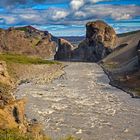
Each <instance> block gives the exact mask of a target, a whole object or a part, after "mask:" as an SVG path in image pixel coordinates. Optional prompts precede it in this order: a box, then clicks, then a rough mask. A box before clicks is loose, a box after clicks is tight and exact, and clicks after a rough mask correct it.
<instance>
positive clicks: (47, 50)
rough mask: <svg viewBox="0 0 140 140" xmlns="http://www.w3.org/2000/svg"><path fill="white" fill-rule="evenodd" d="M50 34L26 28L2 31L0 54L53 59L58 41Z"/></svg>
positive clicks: (0, 34)
mask: <svg viewBox="0 0 140 140" xmlns="http://www.w3.org/2000/svg"><path fill="white" fill-rule="evenodd" d="M53 38H54V37H53V36H52V35H51V34H50V33H48V32H46V31H45V32H43V31H40V30H37V29H35V28H33V27H32V26H25V27H20V28H9V29H8V30H2V29H1V30H0V52H10V53H18V54H26V55H31V56H38V57H42V58H49V57H53V56H54V54H55V50H56V47H57V42H56V40H55V41H53Z"/></svg>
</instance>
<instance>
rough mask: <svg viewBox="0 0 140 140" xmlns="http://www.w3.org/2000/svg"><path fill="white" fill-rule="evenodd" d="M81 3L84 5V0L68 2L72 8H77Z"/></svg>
mask: <svg viewBox="0 0 140 140" xmlns="http://www.w3.org/2000/svg"><path fill="white" fill-rule="evenodd" d="M83 5H84V0H72V1H71V2H70V6H71V8H72V9H73V10H78V9H79V8H80V7H82V6H83Z"/></svg>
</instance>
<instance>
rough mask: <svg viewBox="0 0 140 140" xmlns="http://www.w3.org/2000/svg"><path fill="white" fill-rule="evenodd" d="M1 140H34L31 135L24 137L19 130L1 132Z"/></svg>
mask: <svg viewBox="0 0 140 140" xmlns="http://www.w3.org/2000/svg"><path fill="white" fill-rule="evenodd" d="M0 140H33V137H32V136H31V135H30V134H26V135H23V134H21V133H20V132H19V131H18V130H17V129H6V130H0Z"/></svg>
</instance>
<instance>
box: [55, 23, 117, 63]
mask: <svg viewBox="0 0 140 140" xmlns="http://www.w3.org/2000/svg"><path fill="white" fill-rule="evenodd" d="M116 41H117V35H116V33H115V30H114V29H113V28H112V27H110V26H109V25H108V24H106V23H105V22H103V21H95V22H88V23H87V24H86V39H85V40H83V41H82V42H81V43H80V44H79V46H78V48H75V49H71V48H72V47H69V43H68V42H67V43H66V44H65V45H61V44H59V47H60V49H58V52H57V56H61V57H56V59H58V60H59V59H60V58H61V60H62V59H65V60H66V59H67V60H70V59H71V60H77V61H89V62H98V61H99V60H101V59H103V58H104V57H106V56H107V55H108V54H109V53H110V52H112V50H113V49H114V48H115V47H116ZM66 48H67V49H66ZM62 52H63V53H62ZM62 54H63V55H62ZM63 56H64V57H63Z"/></svg>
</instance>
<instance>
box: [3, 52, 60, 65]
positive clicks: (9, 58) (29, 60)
mask: <svg viewBox="0 0 140 140" xmlns="http://www.w3.org/2000/svg"><path fill="white" fill-rule="evenodd" d="M0 60H3V61H6V62H7V63H20V64H59V63H58V62H56V61H50V60H43V59H41V58H38V57H29V56H26V55H20V54H10V53H2V54H0Z"/></svg>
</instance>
